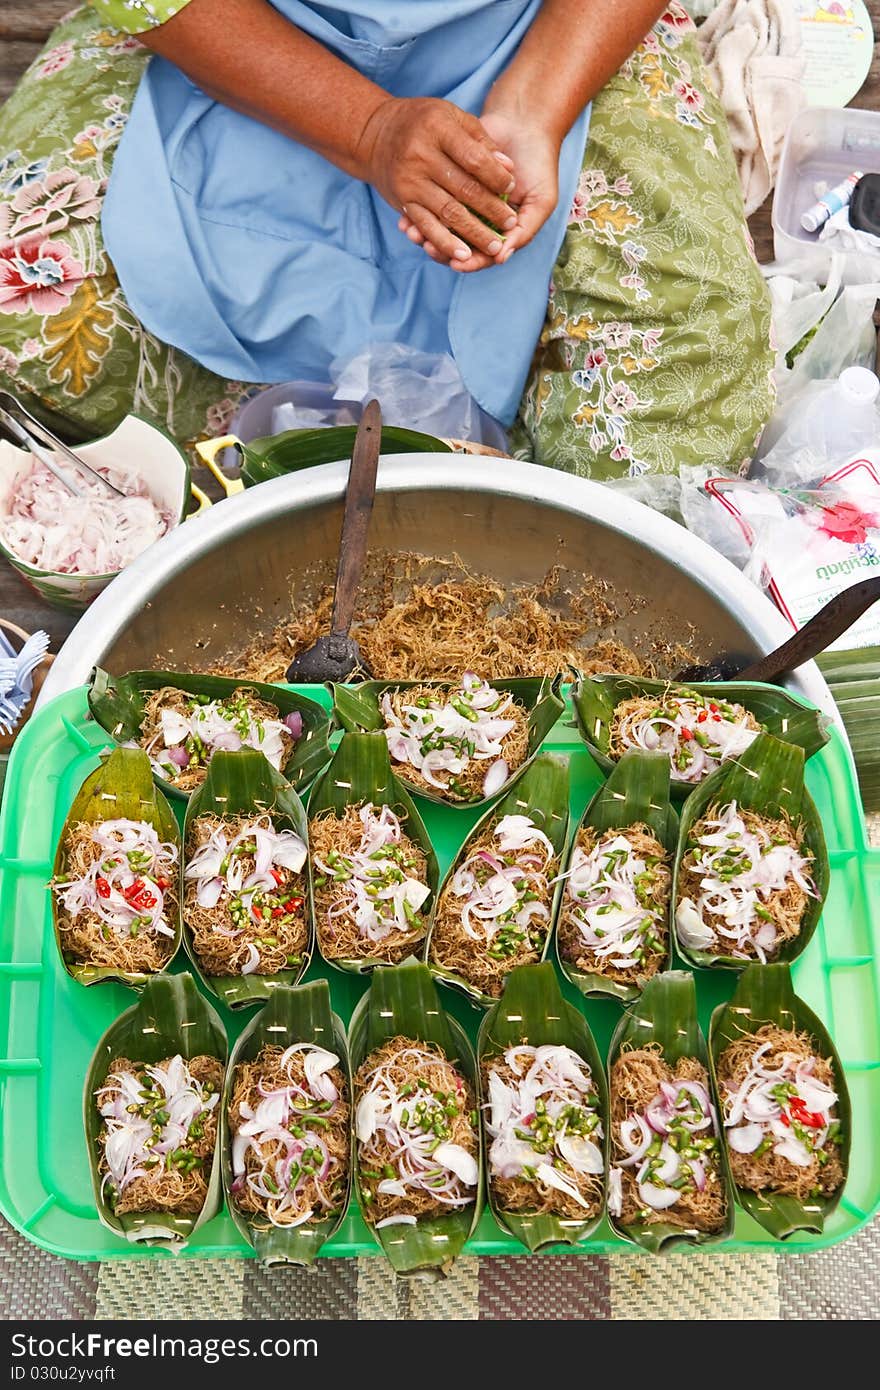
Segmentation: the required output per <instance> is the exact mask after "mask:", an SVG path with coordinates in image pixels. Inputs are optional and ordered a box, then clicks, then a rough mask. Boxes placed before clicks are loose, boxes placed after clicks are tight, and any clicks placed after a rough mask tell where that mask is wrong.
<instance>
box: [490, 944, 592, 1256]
mask: <svg viewBox="0 0 880 1390" xmlns="http://www.w3.org/2000/svg"><path fill="white" fill-rule="evenodd" d="M522 1042H525V1043H528V1044H529V1046H530V1047H544V1046H561V1047H570V1048H571V1050H572V1052H576V1053H577V1055H578V1056H579V1057H580V1058H581V1059H582V1060H583V1061H584V1062H586V1063H587V1065H588V1066H589V1068H590V1071H591V1073H592V1077H593V1084H594V1085H595V1087H596V1090H597V1092H598V1095H599V1102H600V1111H601V1116H602V1133H603V1136H604V1139H603V1145H602V1149H603V1153H604V1156H605V1175H606V1176H605V1177H603V1207H604V1186H605V1183H606V1182H607V1173H608V1136H609V1120H608V1086H607V1083H606V1081H605V1071H604V1068H603V1066H602V1058H601V1057H600V1055H599V1049H598V1048H597V1046H596V1043H595V1039H594V1038H593V1034H592V1033H591V1032H590V1028H589V1024H588V1023H587V1021H586V1019H585V1018H584V1016H583V1014H582V1013H581V1011H580V1009H577V1008H575V1006H574V1005H573V1004H569V1003H567V1002H566V1001H565V1000H564V999H563V997H562V991H561V990H560V988H559V984H558V983H557V980H556V974H555V972H554V970H553V966H552V965H551V964H550V962H549V961H544V963H543V964H541V965H520V966H517V967H516V969H515V970H511V972H510V974H509V975H508V977H507V983H506V984H505V987H504V993H503V995H502V996H501V998H500V999H499V1000H498V1002H497V1003H496V1004H495V1006H494V1008H492V1009H490V1011H489V1012H488V1013H487V1014H486V1016H485V1018H484V1019H483V1022H482V1024H481V1025H480V1035H479V1039H478V1042H477V1060H478V1064H479V1068H480V1084H481V1086H482V1082H483V1063H484V1062H489V1061H491V1059H492V1058H493V1057H499V1056H501V1055H502V1054H503V1053H504V1052H505V1051H506V1049H507V1048H508V1047H511V1046H513V1045H514V1044H516V1043H522ZM482 1099H483V1102H484V1103H485V1101H486V1100H487V1099H488V1097H487V1096H486V1095H485V1094H484V1095H483V1096H482ZM482 1114H483V1117H484V1123H485V1116H486V1111H485V1109H484V1110H483V1111H482ZM483 1145H484V1148H485V1150H486V1152H487V1154H488V1148H489V1139H488V1135H484V1140H483ZM488 1162H489V1160H488V1157H487V1159H486V1165H487V1174H488ZM487 1192H488V1198H489V1206H490V1207H491V1209H492V1215H493V1216H494V1217H495V1220H496V1221H497V1222H498V1224H499V1226H501V1227H502V1229H503V1230H505V1231H509V1232H510V1234H511V1235H512V1236H513V1237H514V1238H515V1239H516V1240H519V1241H522V1243H523V1245H525V1246H526V1247H527V1248H528V1249H529V1250H530V1251H532V1253H534V1252H535V1251H536V1250H542V1249H544V1248H545V1247H547V1246H551V1245H577V1243H578V1241H581V1240H585V1239H586V1237H587V1236H589V1235H591V1234H592V1232H593V1231H594V1230H595V1229H596V1227H597V1226H598V1225H599V1222H600V1221H601V1220H602V1210H601V1209H600V1211H599V1212H598V1214H597V1215H596V1216H593V1217H589V1218H588V1219H587V1220H585V1221H574V1220H572V1219H571V1218H570V1217H563V1216H555V1215H540V1216H538V1215H534V1216H529V1215H527V1214H526V1213H523V1212H514V1211H503V1210H501V1209H500V1208H499V1207H498V1206H496V1204H495V1199H494V1197H493V1195H492V1183H491V1179H490V1178H488V1177H487Z"/></svg>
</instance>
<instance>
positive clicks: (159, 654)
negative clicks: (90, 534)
mask: <svg viewBox="0 0 880 1390" xmlns="http://www.w3.org/2000/svg"><path fill="white" fill-rule="evenodd" d="M347 467H348V465H347V464H346V463H338V464H327V465H324V466H322V467H318V468H312V469H309V470H307V471H306V472H303V473H297V474H294V475H292V476H290V477H287V478H280V479H278V480H277V481H275V482H270V483H263V484H261V485H260V487H258V488H254V489H251V490H249V491H247V492H245V493H242V494H239V495H238V496H236V497H233V498H230V499H229V500H228V501H224V502H221V503H219V504H218V505H217V506H215V507H213V508H212V509H211V510H210V511H209V512H207V513H205V514H203V515H201V516H199V517H196V518H194V519H193V520H192V521H189V522H187V523H186V525H185V526H182V527H180V529H179V530H176V531H173V532H172V533H171V534H170V535H168V536H166V537H165V538H164V539H163V540H161V541H159V542H158V544H156V545H154V546H153V547H152V548H151V549H150V550H149V551H148V552H147V553H146V554H144V555H143V556H141V558H140V559H139V560H137V561H136V562H135V563H134V564H133V565H131V566H130V567H129V568H128V569H127V570H125V571H124V572H123V573H122V574H121V575H120V576H119V577H118V578H117V579H115V580H114V581H113V583H112V584H111V585H110V587H109V589H107V591H106V592H105V593H103V594H102V595H101V596H100V598H98V599H97V600H96V601H95V603H94V604H93V605H92V607H91V608H90V609H89V610H88V612H87V613H86V614H85V616H84V617H83V618H82V619H81V621H80V622H79V624H78V625H77V628H76V630H75V632H74V633H73V635H72V636H71V637H70V638H69V639H68V641H67V642H66V643H65V644H64V646H63V648H62V650H61V652H60V653H59V655H58V658H57V660H56V661H55V664H54V667H53V669H52V671H51V672H50V674H49V676H48V678H47V680H46V683H45V685H44V687H43V691H42V696H41V703H42V702H45V701H46V700H49V699H51V698H52V697H53V696H55V695H58V694H60V693H61V692H62V691H64V690H68V689H70V688H71V687H73V686H76V685H81V684H83V683H84V682H85V681H86V680H87V679H88V675H89V671H90V670H91V668H92V666H93V665H95V664H101V665H104V666H107V667H109V668H110V669H112V670H114V671H125V670H130V669H132V668H138V667H140V668H144V667H151V666H159V667H165V669H169V668H172V669H173V668H174V666H175V665H176V664H185V665H189V666H190V667H192V666H194V665H197V663H198V660H199V655H200V653H201V654H203V659H204V660H205V661H208V660H210V659H211V658H212V657H215V656H219V655H221V654H223V653H225V652H226V651H227V650H229V649H230V648H233V649H234V648H235V647H236V646H238V647H243V646H245V645H246V644H247V642H248V641H249V640H250V639H251V638H252V637H253V636H254V633H255V631H256V630H257V629H260V630H263V629H268V628H270V627H272V626H273V625H274V623H276V622H277V621H279V620H280V619H281V618H283V617H284V616H285V614H287V613H289V612H290V610H291V593H292V592H293V594H294V595H297V594H303V593H304V581H303V579H302V575H303V572H304V571H305V570H306V569H307V568H308V567H309V566H311V565H313V564H314V563H315V562H319V561H321V560H326V559H327V558H328V557H332V556H333V555H335V551H336V546H337V543H338V539H339V527H340V520H341V509H342V508H341V499H342V496H343V493H344V489H345V480H346V476H347ZM378 489H379V490H378V495H377V498H376V508H375V512H374V517H373V523H372V530H371V545H373V546H374V547H375V548H377V549H378V548H380V547H382V548H387V549H390V550H413V551H416V552H420V553H422V554H427V555H451V554H457V555H459V556H461V558H462V559H463V561H464V562H465V563H466V564H468V565H470V566H472V567H473V568H474V569H477V570H480V571H482V572H483V573H488V574H491V575H493V576H495V577H497V579H498V580H499V581H500V582H502V583H510V582H511V581H520V582H528V581H538V580H540V579H541V578H543V576H544V574H545V572H546V571H547V569H548V568H549V566H550V565H552V564H554V563H559V564H561V565H563V566H565V567H566V568H568V569H570V570H572V571H577V572H586V573H589V574H593V575H596V576H598V577H601V578H604V579H606V580H608V581H609V583H610V584H611V586H612V587H613V589H614V591H615V592H617V593H624V592H626V593H628V594H630V595H633V596H634V597H635V598H636V600H644V602H643V603H641V606H639V604H638V602H637V603H636V605H635V611H634V612H633V613H632V614H631V615H630V616H629V617H627V618H625V619H624V620H623V621H622V622H621V623H620V624H619V625H618V626H617V629H616V635H617V636H619V637H620V639H621V640H622V641H624V642H628V643H631V644H632V645H634V646H635V647H636V649H639V647H640V646H642V647H644V636H645V632H646V631H647V630H648V628H651V629H653V630H655V631H656V630H657V629H658V628H659V629H660V630H661V631H662V633H663V634H664V635H666V636H673V635H675V634H680V633H681V632H682V631H684V625H685V624H687V623H692V624H693V625H694V627H695V628H696V630H697V633H698V634H699V638H698V645H700V646H701V647H702V648H703V653H702V654H709V653H711V652H715V651H719V650H721V651H723V650H725V649H727V650H735V651H742V652H743V653H745V654H753V653H754V654H757V653H761V652H766V651H769V650H771V649H772V648H773V647H774V646H776V645H777V644H778V643H779V642H781V641H783V640H784V639H785V638H786V637H787V636H790V633H791V629H790V628H789V627H788V626H787V624H786V623H785V621H784V619H783V618H782V617H781V616H780V614H779V613H778V612H777V611H776V609H775V608H774V607H773V605H772V604H771V603H770V602H769V601H768V600H767V599H765V598H763V597H762V595H761V594H760V593H759V592H758V591H757V590H756V589H755V587H754V586H753V585H752V584H750V583H749V582H748V580H746V579H745V578H744V577H743V576H742V575H741V574H740V573H739V571H738V570H737V569H735V568H734V566H733V565H731V564H730V563H729V562H728V561H727V560H724V559H722V558H721V556H719V555H717V554H716V553H715V552H714V551H713V550H711V549H710V548H709V547H708V546H707V545H704V544H703V543H702V542H701V541H699V540H697V539H696V537H694V536H692V535H690V534H688V532H686V531H684V530H682V529H681V527H679V526H676V525H675V523H674V522H672V521H669V520H668V519H667V518H666V517H663V516H661V515H660V514H658V513H657V512H654V511H651V510H650V509H649V508H648V507H644V506H642V505H641V504H639V503H637V502H633V501H630V500H628V499H626V498H624V497H622V496H620V495H619V494H618V493H616V492H614V491H613V490H611V489H609V488H605V487H602V486H601V485H600V484H597V483H590V482H585V481H583V480H582V479H579V478H573V477H570V476H568V475H567V474H565V473H559V472H556V471H554V470H551V469H547V468H540V467H536V466H534V465H532V464H525V463H514V462H510V461H507V460H504V461H500V460H497V459H485V458H480V457H472V456H460V455H452V454H437V455H433V454H402V455H394V456H387V457H385V458H383V459H382V461H381V464H380V467H379V483H378ZM295 601H296V598H294V602H295ZM793 685H794V686H795V687H796V688H797V689H799V690H800V691H801V693H802V694H804V695H806V696H807V697H808V698H810V699H812V700H813V701H814V702H815V703H817V704H820V705H823V706H824V707H826V708H828V709H829V710H830V711H832V712H833V710H834V706H833V703H832V701H831V697H830V695H829V692H828V689H827V687H826V685H825V683H824V681H823V680H822V679H821V677H820V676H819V674H818V671H817V670H816V669H815V667H813V666H812V665H810V666H808V667H804V668H802V670H801V672H800V673H799V676H798V679H797V680H796V681H794V682H793Z"/></svg>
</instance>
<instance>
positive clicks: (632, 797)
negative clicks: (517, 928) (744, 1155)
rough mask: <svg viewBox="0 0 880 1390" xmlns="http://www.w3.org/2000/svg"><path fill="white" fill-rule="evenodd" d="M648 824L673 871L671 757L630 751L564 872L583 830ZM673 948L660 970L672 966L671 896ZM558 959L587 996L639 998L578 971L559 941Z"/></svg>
mask: <svg viewBox="0 0 880 1390" xmlns="http://www.w3.org/2000/svg"><path fill="white" fill-rule="evenodd" d="M639 823H641V824H643V825H647V826H648V828H649V829H650V830H652V831H653V832H654V834H655V835H656V837H657V839H658V840H659V841H660V843H661V844H662V845H663V846H664V848H665V849H666V850H668V852H669V855H670V869H671V867H672V860H673V859H674V856H675V851H676V846H677V844H678V816H677V815H676V813H675V810H674V808H673V806H672V802H671V800H670V795H669V757H668V755H667V754H666V753H639V752H635V751H633V752H629V753H625V754H624V755H623V757H622V758H621V759H620V761H619V762H618V763H616V764H615V765H614V767H613V768H612V770H611V773H610V774H609V776H608V780H607V781H606V782H605V783H603V785H602V786H601V787H600V788H599V790H598V791H597V792H596V795H595V796H594V797H593V799H592V801H591V802H590V804H589V806H588V807H587V809H586V811H584V814H583V816H582V817H581V821H580V824H579V825H578V827H577V831H576V832H575V834H574V836H573V838H572V842H571V845H570V847H569V852H568V855H567V857H566V861H565V867H564V872H565V873H566V874H567V873H568V871H569V869H570V868H571V860H572V856H573V854H574V851H575V846H576V845H577V835H578V832H579V831H580V830H582V829H584V828H589V829H591V830H595V831H596V832H597V833H598V834H599V835H603V834H604V833H605V831H607V830H626V829H628V828H629V827H630V826H632V825H636V824H639ZM564 901H565V898H564V889H563V894H562V895H561V896H560V898H559V905H558V910H557V912H556V916H555V918H554V923H555V927H556V930H557V931H558V927H559V917H560V916H561V914H562V905H563V903H564ZM667 925H668V929H669V937H668V941H669V947H668V951H667V955H666V961H665V963H664V964H663V965H662V966H661V969H663V970H668V969H669V968H670V966H671V964H672V897H671V895H670V910H669V913H668V922H667ZM556 959H557V960H558V962H559V968H560V970H561V971H562V973H563V975H564V976H565V977H566V979H568V980H570V981H571V983H572V984H573V985H574V986H575V988H576V989H579V990H580V992H581V994H584V995H587V996H589V995H601V994H607V995H611V997H612V998H614V999H620V1000H622V1001H623V1002H625V1003H626V1002H630V1001H632V1000H633V999H638V997H639V994H640V989H639V987H638V985H636V984H632V985H629V984H623V983H622V982H621V981H619V980H611V979H609V978H608V977H607V976H605V975H601V974H599V973H597V972H595V971H586V970H578V969H577V967H576V966H574V965H572V963H571V962H570V961H567V960H565V959H564V958H563V955H562V952H561V951H560V949H559V938H558V936H557V937H556Z"/></svg>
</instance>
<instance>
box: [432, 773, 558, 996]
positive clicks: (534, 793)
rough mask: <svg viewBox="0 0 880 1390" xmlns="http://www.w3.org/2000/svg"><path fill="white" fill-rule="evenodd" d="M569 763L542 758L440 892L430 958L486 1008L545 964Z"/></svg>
mask: <svg viewBox="0 0 880 1390" xmlns="http://www.w3.org/2000/svg"><path fill="white" fill-rule="evenodd" d="M568 787H569V776H568V763H567V762H565V761H563V760H562V759H560V758H557V757H554V756H553V755H552V754H551V753H541V754H540V755H539V756H538V757H537V758H535V760H534V762H532V763H530V764H529V766H528V767H527V768H526V770H525V772H524V773H523V774H522V775H521V776H520V777H518V778H517V780H516V781H515V782H514V783H513V785H512V787H511V788H510V790H509V791H508V792H507V793H506V795H505V796H503V797H502V798H501V800H500V801H499V802H498V803H497V805H495V806H493V807H492V809H491V810H490V811H487V812H486V814H485V815H484V816H483V817H482V819H481V820H479V821H478V822H477V824H476V826H475V827H474V829H473V830H472V831H471V833H470V835H469V836H468V838H467V840H466V841H465V843H464V845H463V846H462V848H461V849H460V850H459V852H458V854H457V856H456V858H455V860H454V862H453V864H452V866H451V867H450V869H449V872H448V873H447V875H446V878H445V879H444V880H443V883H442V884H441V887H440V894H439V897H438V899H437V907H436V910H435V912H434V917H433V920H432V923H431V930H430V934H429V936H428V940H427V942H426V944H425V959H426V961H427V963H428V966H429V969H430V970H431V973H432V975H434V977H435V978H436V979H438V980H440V981H441V982H442V983H443V984H446V985H451V986H452V987H453V988H455V989H459V990H461V991H462V993H464V994H466V995H467V997H468V998H469V999H470V1000H471V1002H472V1003H473V1004H476V1005H478V1006H479V1007H481V1008H488V1007H489V1006H490V1005H492V1004H494V1003H495V1001H496V1000H497V999H498V997H499V995H500V993H501V990H502V987H503V984H504V980H505V977H506V976H507V975H508V973H509V972H510V970H511V969H512V968H513V967H514V966H515V965H526V964H529V963H535V962H537V961H540V960H543V959H544V957H545V956H546V954H547V951H548V949H549V945H550V935H551V931H550V929H551V926H552V922H553V917H554V913H555V911H556V907H557V905H558V902H559V899H560V896H561V893H562V888H563V885H562V881H561V879H560V878H559V875H558V868H559V865H560V863H561V861H562V855H563V852H564V850H565V843H566V839H567V836H568V794H569V792H568Z"/></svg>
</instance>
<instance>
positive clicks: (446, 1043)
mask: <svg viewBox="0 0 880 1390" xmlns="http://www.w3.org/2000/svg"><path fill="white" fill-rule="evenodd" d="M396 1037H408V1038H414V1039H415V1040H416V1041H418V1042H424V1043H434V1044H435V1045H437V1046H438V1047H442V1048H443V1051H444V1052H445V1053H446V1056H447V1058H448V1059H449V1061H450V1062H452V1063H453V1064H454V1065H455V1066H457V1067H459V1068H460V1069H461V1071H462V1074H463V1075H464V1076H466V1077H467V1079H468V1080H469V1081H470V1083H471V1085H472V1086H473V1088H474V1094H475V1095H477V1096H478V1095H479V1078H478V1076H477V1064H476V1059H475V1057H474V1052H473V1048H472V1047H471V1044H470V1042H469V1041H468V1037H467V1034H466V1033H465V1031H464V1029H463V1028H462V1026H461V1024H460V1023H458V1022H456V1020H455V1019H454V1018H452V1017H451V1016H450V1015H449V1014H447V1013H446V1012H445V1010H444V1009H443V1007H442V1005H441V1003H440V999H439V997H438V995H437V990H436V987H435V985H434V981H433V980H432V979H431V976H430V973H429V972H428V970H427V969H426V967H425V966H424V965H423V964H422V963H421V961H417V960H407V961H404V963H403V964H402V965H390V966H388V968H387V969H385V970H376V971H374V973H373V975H372V978H371V982H370V988H369V990H368V991H367V992H366V994H364V995H363V996H362V998H361V1000H360V1002H359V1003H358V1005H357V1007H356V1009H355V1011H354V1013H353V1014H352V1016H351V1022H350V1024H349V1028H348V1045H349V1052H350V1055H351V1070H352V1074H355V1073H356V1072H357V1070H358V1068H359V1067H360V1065H361V1063H362V1062H363V1061H364V1059H365V1058H366V1057H367V1056H368V1055H369V1053H371V1052H373V1051H374V1050H375V1049H376V1048H377V1047H381V1045H382V1044H383V1043H384V1042H388V1041H389V1040H390V1039H391V1038H396ZM354 1148H355V1164H354V1175H355V1190H356V1192H357V1197H358V1202H359V1203H360V1207H361V1211H363V1210H364V1201H363V1198H362V1195H361V1188H360V1179H359V1174H358V1157H357V1143H355V1146H354ZM478 1162H479V1167H480V1177H479V1182H478V1185H477V1193H476V1198H475V1200H474V1204H473V1206H471V1207H464V1208H462V1209H461V1210H458V1211H449V1212H445V1213H444V1214H443V1215H442V1216H433V1217H428V1218H423V1219H422V1220H420V1221H419V1222H418V1223H417V1224H416V1225H415V1226H403V1225H400V1226H385V1227H383V1228H382V1230H380V1231H376V1232H375V1239H376V1240H378V1241H379V1243H380V1244H381V1246H382V1249H383V1250H384V1252H385V1255H386V1256H387V1258H388V1261H389V1263H390V1264H391V1267H392V1269H393V1270H394V1272H395V1273H396V1274H401V1275H406V1276H409V1277H416V1278H420V1279H429V1280H432V1279H433V1280H436V1279H442V1278H444V1277H445V1276H446V1275H447V1274H448V1273H449V1270H450V1268H451V1267H452V1263H453V1261H454V1260H455V1258H456V1256H458V1255H460V1254H461V1251H462V1248H463V1246H464V1244H465V1241H466V1240H467V1239H468V1237H469V1236H470V1234H471V1232H472V1231H473V1229H474V1227H475V1226H476V1224H477V1220H478V1218H479V1215H480V1209H481V1207H482V1205H483V1163H482V1138H481V1139H480V1152H479V1154H478Z"/></svg>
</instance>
